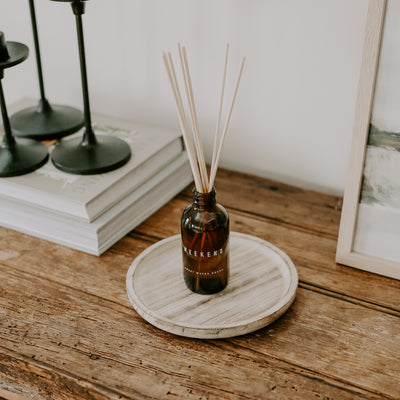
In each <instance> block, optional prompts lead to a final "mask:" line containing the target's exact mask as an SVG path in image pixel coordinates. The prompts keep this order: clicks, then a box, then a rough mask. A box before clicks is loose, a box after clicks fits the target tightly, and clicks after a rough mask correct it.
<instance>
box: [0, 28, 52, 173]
mask: <svg viewBox="0 0 400 400" xmlns="http://www.w3.org/2000/svg"><path fill="white" fill-rule="evenodd" d="M28 54H29V49H28V47H27V46H25V45H24V44H22V43H17V42H6V40H5V38H4V34H3V32H0V105H1V115H2V118H3V127H4V136H3V141H2V143H1V144H0V177H7V176H16V175H23V174H26V173H28V172H32V171H34V170H35V169H37V168H39V167H41V166H42V165H43V164H45V163H46V161H47V160H48V158H49V155H48V152H47V147H46V146H45V145H44V144H42V143H40V142H37V141H36V140H33V139H19V138H18V139H16V138H15V137H14V136H13V132H12V130H11V125H10V121H9V118H8V114H7V107H6V101H5V98H4V92H3V86H2V79H3V77H4V69H6V68H10V67H12V66H14V65H17V64H20V63H21V62H22V61H24V60H26V58H27V57H28Z"/></svg>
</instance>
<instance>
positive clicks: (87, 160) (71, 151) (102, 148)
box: [51, 0, 131, 175]
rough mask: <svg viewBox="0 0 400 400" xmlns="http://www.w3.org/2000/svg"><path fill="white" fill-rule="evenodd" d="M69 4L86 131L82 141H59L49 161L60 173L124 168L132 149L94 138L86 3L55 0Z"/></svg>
mask: <svg viewBox="0 0 400 400" xmlns="http://www.w3.org/2000/svg"><path fill="white" fill-rule="evenodd" d="M54 1H59V2H70V3H71V6H72V12H73V14H74V15H75V23H76V32H77V37H78V47H79V61H80V68H81V81H82V95H83V114H84V117H85V132H84V134H83V138H82V139H81V138H79V137H77V138H74V139H69V140H62V141H59V142H58V143H57V144H56V146H55V147H54V150H53V151H52V153H51V161H52V162H53V164H54V165H55V166H56V167H57V168H58V169H60V170H61V171H64V172H68V173H71V174H80V175H89V174H101V173H104V172H109V171H113V170H115V169H117V168H119V167H122V166H123V165H125V164H126V163H127V162H128V161H129V159H130V158H131V149H130V147H129V145H128V143H126V142H125V141H123V140H121V139H119V138H117V137H113V136H108V135H97V136H96V135H95V132H94V130H93V127H92V118H91V113H90V102H89V87H88V79H87V70H86V56H85V41H84V37H83V24H82V15H83V14H84V13H85V2H86V1H87V0H54Z"/></svg>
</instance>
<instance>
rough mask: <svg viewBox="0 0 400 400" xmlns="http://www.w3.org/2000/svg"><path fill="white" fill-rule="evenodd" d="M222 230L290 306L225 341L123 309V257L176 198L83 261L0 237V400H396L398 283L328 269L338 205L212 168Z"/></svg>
mask: <svg viewBox="0 0 400 400" xmlns="http://www.w3.org/2000/svg"><path fill="white" fill-rule="evenodd" d="M216 187H217V191H218V200H219V202H220V203H221V204H223V205H225V206H226V207H227V209H228V211H229V213H230V217H231V229H232V230H234V231H238V232H243V233H248V234H252V235H255V236H258V237H260V238H262V239H265V240H267V241H269V242H271V243H273V244H275V245H276V246H278V247H280V248H281V249H282V250H283V251H285V252H286V253H287V254H288V255H289V256H290V257H291V258H292V260H293V261H294V263H295V265H296V267H297V270H298V272H299V279H300V282H299V288H298V293H297V297H296V300H295V302H294V304H293V306H292V307H291V308H290V309H289V311H288V312H287V313H286V314H285V315H284V316H283V317H282V318H280V319H279V320H277V321H276V322H274V323H273V324H272V325H270V326H268V327H266V328H264V329H262V330H260V331H257V332H255V333H252V334H248V335H246V336H242V337H236V338H233V339H221V340H195V339H187V338H183V337H177V336H174V335H172V334H168V333H166V332H164V331H161V330H159V329H157V328H155V327H153V326H151V325H150V324H148V323H147V322H145V321H144V320H142V319H141V318H140V317H139V316H138V314H137V313H136V312H135V311H134V309H133V308H132V307H131V305H130V303H129V301H128V298H127V294H126V291H125V276H126V272H127V270H128V268H129V266H130V264H131V262H132V260H133V259H134V258H135V257H136V256H137V255H139V254H140V252H142V251H143V250H144V249H145V248H147V247H148V246H149V245H151V244H152V243H155V242H157V241H158V240H160V239H163V238H166V237H169V236H170V235H173V234H176V233H179V221H180V214H181V212H182V210H183V208H184V207H185V206H186V205H187V204H188V203H189V202H190V200H191V191H190V189H189V188H188V189H186V190H185V191H183V192H182V193H181V194H180V195H179V196H177V197H176V198H175V199H173V200H172V201H171V202H170V203H169V204H167V205H166V206H165V207H163V208H162V209H161V210H160V211H159V212H157V213H156V214H155V215H154V216H152V217H151V218H149V219H148V220H147V221H146V222H145V223H143V224H142V225H140V226H139V227H138V228H137V229H135V230H134V231H133V232H131V233H130V234H129V235H128V236H126V237H125V238H124V239H122V240H121V241H120V242H119V243H117V244H116V245H114V246H113V247H112V248H111V249H110V250H109V251H107V252H106V253H105V254H104V255H103V256H102V257H94V256H90V255H87V254H84V253H80V252H78V251H74V250H71V249H68V248H66V247H62V246H59V245H56V244H52V243H48V242H45V241H43V240H40V239H36V238H33V237H30V236H27V235H23V234H20V233H17V232H13V231H11V230H7V229H3V228H1V229H0V237H1V250H0V263H1V268H0V275H1V278H0V304H1V308H0V397H1V396H3V397H4V398H7V399H24V398H27V399H79V400H82V399H178V398H181V399H203V400H205V399H263V398H266V399H352V400H354V399H399V398H400V282H399V281H396V280H392V279H388V278H385V277H382V276H378V275H374V274H370V273H367V272H364V271H360V270H356V269H352V268H348V267H344V266H340V265H337V264H336V263H335V261H334V260H335V250H336V239H337V235H338V226H339V219H340V209H341V198H339V197H334V196H329V195H324V194H320V193H315V192H311V191H306V190H302V189H297V188H294V187H291V186H287V185H283V184H280V183H276V182H272V181H269V180H266V179H261V178H256V177H252V176H249V175H245V174H240V173H234V172H230V171H226V170H221V171H219V175H218V179H217V182H216Z"/></svg>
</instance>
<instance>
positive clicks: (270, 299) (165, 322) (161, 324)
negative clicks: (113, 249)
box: [126, 232, 298, 339]
mask: <svg viewBox="0 0 400 400" xmlns="http://www.w3.org/2000/svg"><path fill="white" fill-rule="evenodd" d="M297 284H298V276H297V271H296V268H295V266H294V265H293V262H292V261H291V260H290V258H289V257H288V256H287V255H286V254H285V253H283V252H282V251H281V250H279V249H278V248H277V247H275V246H274V245H272V244H271V243H269V242H266V241H265V240H262V239H259V238H256V237H254V236H250V235H245V234H241V233H237V232H231V234H230V280H229V283H228V286H227V287H226V288H225V289H224V290H223V291H221V292H219V293H217V294H214V295H202V294H196V293H193V292H191V291H190V290H189V289H188V288H187V287H186V285H185V282H184V280H183V274H182V254H181V237H180V235H176V236H172V237H170V238H168V239H164V240H162V241H160V242H158V243H156V244H154V245H152V246H150V247H149V248H148V249H146V250H145V251H144V252H143V253H141V254H140V255H139V256H138V257H137V258H136V259H135V260H134V262H133V263H132V265H131V266H130V268H129V270H128V273H127V276H126V287H127V292H128V297H129V300H130V301H131V303H132V305H133V307H134V308H135V310H136V311H137V312H138V313H139V314H140V315H141V316H142V317H143V318H144V319H145V320H146V321H148V322H150V323H151V324H153V325H154V326H156V327H158V328H160V329H163V330H165V331H167V332H170V333H173V334H176V335H181V336H187V337H192V338H201V339H217V338H226V337H233V336H238V335H243V334H246V333H250V332H253V331H255V330H257V329H260V328H262V327H264V326H266V325H268V324H270V323H271V322H272V321H274V320H276V319H277V318H278V317H280V316H281V315H282V314H283V313H284V312H285V311H286V310H287V309H288V308H289V306H290V305H291V304H292V302H293V301H294V298H295V296H296V289H297Z"/></svg>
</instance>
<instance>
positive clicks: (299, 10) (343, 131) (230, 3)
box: [0, 0, 368, 194]
mask: <svg viewBox="0 0 400 400" xmlns="http://www.w3.org/2000/svg"><path fill="white" fill-rule="evenodd" d="M35 4H36V11H37V18H38V25H39V36H40V43H41V47H42V59H43V64H44V73H45V83H46V89H47V97H48V98H49V100H50V101H51V102H54V103H61V104H72V105H76V106H78V107H81V106H82V96H81V88H80V75H79V64H78V52H77V42H76V31H75V25H74V18H73V15H72V12H71V7H70V5H69V4H68V3H62V2H53V1H49V0H36V3H35ZM367 7H368V1H367V0H352V1H348V0H329V1H328V0H115V1H109V0H108V1H107V0H92V1H88V2H87V7H86V9H87V12H86V14H85V15H84V28H85V39H86V48H87V62H88V72H89V88H90V94H91V106H92V110H93V111H97V112H101V113H108V114H113V115H116V116H121V117H125V118H129V119H136V120H141V121H147V122H151V123H156V124H162V125H165V126H168V127H178V121H177V117H176V111H175V106H174V103H173V99H172V94H171V90H170V87H169V83H168V81H167V78H166V74H165V71H164V66H163V64H162V59H161V54H162V51H163V50H172V51H173V52H174V53H175V54H176V43H177V42H178V41H180V42H182V43H183V44H184V45H186V46H187V49H188V54H189V62H190V65H191V72H192V79H193V85H194V90H195V96H196V103H197V110H198V115H199V121H200V125H201V126H200V128H201V132H202V137H203V142H204V148H205V152H206V157H207V159H208V160H209V159H210V157H211V151H212V143H213V135H214V131H215V121H216V114H217V109H218V97H219V90H220V81H221V75H222V67H223V57H224V51H225V44H226V42H229V43H230V49H231V58H230V65H229V74H228V78H227V79H228V82H230V83H232V82H233V80H234V79H235V76H236V74H237V70H238V67H239V63H240V59H241V57H242V56H246V66H245V71H244V76H243V79H242V83H241V87H240V89H239V94H238V99H237V103H236V105H235V108H234V111H233V116H232V120H231V125H230V130H229V132H228V137H227V140H226V143H225V146H224V151H223V154H222V159H221V165H222V166H224V167H227V168H231V169H235V170H240V171H244V172H249V173H253V174H256V175H260V176H265V177H268V178H272V179H278V180H281V181H284V182H287V183H290V184H294V185H297V186H302V187H305V188H311V189H317V190H321V191H325V192H328V193H335V194H341V193H342V192H343V189H344V185H345V178H346V169H347V163H348V156H349V150H350V141H351V134H352V126H353V116H354V105H355V97H356V91H357V84H358V76H359V71H360V63H361V52H362V44H363V37H364V28H365V21H366V13H367ZM0 29H1V30H3V31H4V32H5V35H6V39H7V40H12V41H21V42H24V43H26V44H28V46H30V48H31V56H30V58H29V59H28V61H26V62H25V63H23V64H21V65H20V66H19V67H15V68H13V69H12V70H9V71H7V72H6V76H5V80H4V81H3V82H4V88H5V91H6V98H7V100H8V102H9V103H11V102H14V101H16V100H18V99H19V98H21V97H23V96H35V97H36V96H38V90H37V78H36V70H35V58H34V52H33V39H32V33H31V25H30V19H29V10H28V1H12V0H3V1H2V2H1V4H0ZM231 90H232V84H231V85H230V86H229V87H228V88H227V92H226V93H227V96H228V97H230V93H231Z"/></svg>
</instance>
